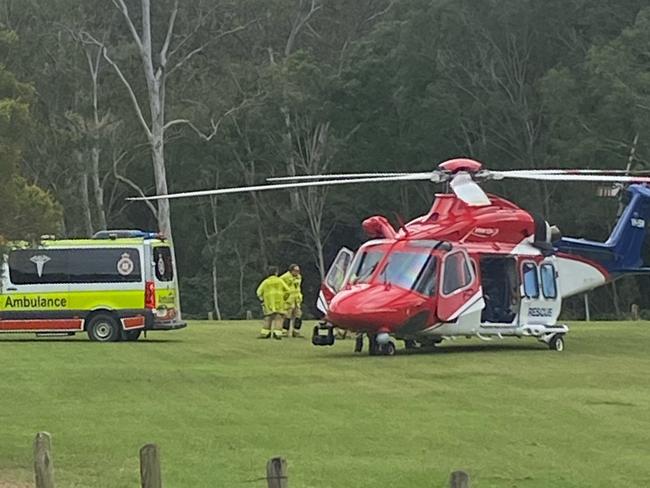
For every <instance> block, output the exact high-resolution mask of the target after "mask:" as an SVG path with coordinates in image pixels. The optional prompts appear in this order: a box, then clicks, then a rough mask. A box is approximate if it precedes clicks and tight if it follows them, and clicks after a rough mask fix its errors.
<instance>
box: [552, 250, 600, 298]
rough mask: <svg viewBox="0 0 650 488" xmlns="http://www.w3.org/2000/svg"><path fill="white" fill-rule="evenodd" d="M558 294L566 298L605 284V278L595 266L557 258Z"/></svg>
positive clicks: (575, 260)
mask: <svg viewBox="0 0 650 488" xmlns="http://www.w3.org/2000/svg"><path fill="white" fill-rule="evenodd" d="M556 265H557V270H558V274H559V276H560V280H558V281H559V282H560V287H559V288H560V292H561V293H562V298H567V297H570V296H573V295H577V294H578V293H582V292H584V291H587V290H591V289H593V288H596V287H598V286H601V285H604V284H605V283H606V282H607V277H606V276H605V275H604V274H603V273H602V272H601V271H600V270H599V269H598V268H596V267H595V266H592V265H591V264H589V263H585V262H583V261H578V260H577V259H571V258H565V257H557V258H556Z"/></svg>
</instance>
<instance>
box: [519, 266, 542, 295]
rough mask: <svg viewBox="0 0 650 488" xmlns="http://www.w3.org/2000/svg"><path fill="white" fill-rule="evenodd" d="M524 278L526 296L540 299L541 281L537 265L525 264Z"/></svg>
mask: <svg viewBox="0 0 650 488" xmlns="http://www.w3.org/2000/svg"><path fill="white" fill-rule="evenodd" d="M521 270H522V274H523V276H524V279H523V282H524V294H525V295H526V298H539V281H538V279H537V266H536V265H535V263H524V264H523V266H522V267H521Z"/></svg>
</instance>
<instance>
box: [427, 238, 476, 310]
mask: <svg viewBox="0 0 650 488" xmlns="http://www.w3.org/2000/svg"><path fill="white" fill-rule="evenodd" d="M484 306H485V302H484V301H483V294H482V292H481V284H480V283H479V280H478V278H477V276H476V271H475V270H474V267H473V266H472V262H471V260H470V258H469V256H468V255H467V252H465V251H464V250H462V249H460V250H457V251H451V252H449V253H448V254H447V255H446V256H445V257H444V258H443V260H442V271H441V273H440V286H439V292H438V307H437V312H436V315H437V316H438V319H440V320H441V321H443V322H451V321H452V320H455V319H457V318H459V317H460V316H461V315H465V314H469V313H476V312H478V314H479V315H478V318H477V320H480V311H481V310H482V309H483V307H484Z"/></svg>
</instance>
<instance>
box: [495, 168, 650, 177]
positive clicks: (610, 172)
mask: <svg viewBox="0 0 650 488" xmlns="http://www.w3.org/2000/svg"><path fill="white" fill-rule="evenodd" d="M496 172H497V173H503V174H533V175H544V174H563V175H626V176H627V175H630V176H634V175H641V174H649V173H650V170H644V169H641V170H629V171H628V170H626V169H510V170H504V171H496Z"/></svg>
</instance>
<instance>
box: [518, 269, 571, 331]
mask: <svg viewBox="0 0 650 488" xmlns="http://www.w3.org/2000/svg"><path fill="white" fill-rule="evenodd" d="M519 269H520V272H521V288H522V290H521V291H522V294H521V295H522V298H521V313H520V314H519V324H520V325H522V326H523V325H555V323H556V321H557V318H558V316H559V315H560V310H561V308H562V296H561V294H560V290H559V289H558V282H557V271H556V269H557V268H556V266H555V259H554V258H553V257H548V258H546V259H544V260H543V261H541V262H535V261H533V260H532V259H531V260H524V261H522V262H521V264H520V268H519Z"/></svg>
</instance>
